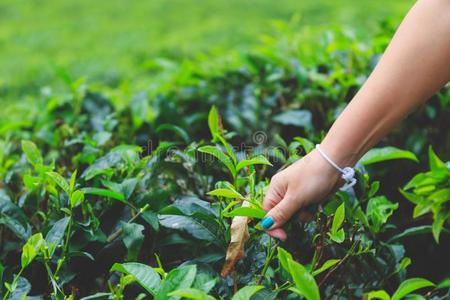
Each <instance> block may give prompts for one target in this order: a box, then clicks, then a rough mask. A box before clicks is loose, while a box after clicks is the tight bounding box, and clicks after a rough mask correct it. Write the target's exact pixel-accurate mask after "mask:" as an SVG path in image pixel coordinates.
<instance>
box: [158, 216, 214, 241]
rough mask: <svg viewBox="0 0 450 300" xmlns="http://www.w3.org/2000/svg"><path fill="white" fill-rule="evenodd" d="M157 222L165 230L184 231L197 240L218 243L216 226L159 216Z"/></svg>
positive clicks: (178, 217)
mask: <svg viewBox="0 0 450 300" xmlns="http://www.w3.org/2000/svg"><path fill="white" fill-rule="evenodd" d="M159 222H160V224H161V225H162V226H164V227H166V228H171V229H176V230H182V231H186V232H187V233H189V234H190V235H192V236H193V237H195V238H197V239H199V240H205V241H210V242H218V241H220V238H219V237H218V235H217V233H218V225H217V224H211V223H207V222H205V221H202V220H199V219H195V218H192V217H187V216H179V215H159Z"/></svg>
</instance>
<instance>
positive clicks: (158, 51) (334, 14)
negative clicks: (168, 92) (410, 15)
mask: <svg viewBox="0 0 450 300" xmlns="http://www.w3.org/2000/svg"><path fill="white" fill-rule="evenodd" d="M412 3H413V1H412V0H401V1H399V0H398V1H394V0H383V1H381V0H378V1H375V0H360V1H351V0H320V1H319V0H276V1H275V0H215V1H212V0H211V1H198V0H197V1H194V0H165V1H164V0H147V1H134V0H131V1H118V0H96V1H88V0H77V1H67V0H65V1H55V0H41V1H35V0H2V1H0V65H1V68H0V98H1V99H2V100H3V102H5V101H7V102H9V103H11V101H19V100H21V99H22V98H24V96H26V95H35V94H36V93H37V92H38V91H39V89H40V88H41V87H42V86H55V85H58V84H59V81H61V79H60V78H61V75H60V74H61V73H66V74H69V75H70V77H71V78H78V77H80V76H86V77H87V78H88V79H89V80H90V81H95V82H99V83H102V84H107V85H111V86H114V85H118V84H119V83H120V82H122V81H128V82H133V80H135V79H137V78H143V77H145V75H146V71H147V70H146V68H147V62H148V60H149V59H151V58H154V57H157V56H162V57H168V58H171V59H175V60H181V59H183V58H186V57H189V56H192V55H194V54H195V53H199V52H206V53H208V54H209V55H218V54H221V53H228V52H230V51H240V50H245V49H247V48H248V47H250V46H252V45H254V44H255V43H258V40H259V37H260V36H261V35H262V34H265V33H268V32H270V30H271V25H270V23H271V21H272V20H274V19H279V20H289V19H291V18H292V17H293V16H294V15H298V16H300V18H301V25H302V26H304V27H305V28H315V29H318V30H326V29H333V28H335V27H336V26H339V27H343V28H348V29H350V30H352V31H354V32H355V34H357V36H358V37H360V38H361V39H364V38H365V37H366V36H371V35H373V34H374V31H375V30H376V28H377V24H378V23H379V22H380V21H381V20H384V19H386V18H400V17H401V16H402V15H404V14H405V13H406V12H407V10H408V8H409V7H410V6H411V5H412ZM211 53H213V54H211ZM58 74H59V75H58Z"/></svg>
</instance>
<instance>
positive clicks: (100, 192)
mask: <svg viewBox="0 0 450 300" xmlns="http://www.w3.org/2000/svg"><path fill="white" fill-rule="evenodd" d="M81 191H82V192H83V193H85V194H88V195H96V196H103V197H108V198H113V199H116V200H119V201H121V202H124V203H127V202H126V201H125V195H124V194H122V193H118V192H114V191H110V190H107V189H102V188H95V187H87V188H82V189H81Z"/></svg>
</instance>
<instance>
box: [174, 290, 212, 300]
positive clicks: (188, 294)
mask: <svg viewBox="0 0 450 300" xmlns="http://www.w3.org/2000/svg"><path fill="white" fill-rule="evenodd" d="M168 296H171V297H174V296H178V297H181V298H185V299H192V300H214V299H216V298H214V297H213V296H210V295H208V294H207V293H205V292H204V291H202V290H199V289H195V288H184V289H179V290H176V291H174V292H170V293H169V294H168Z"/></svg>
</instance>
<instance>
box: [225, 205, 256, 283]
mask: <svg viewBox="0 0 450 300" xmlns="http://www.w3.org/2000/svg"><path fill="white" fill-rule="evenodd" d="M249 206H250V203H249V202H247V201H244V202H243V203H242V207H249ZM249 221H250V218H249V217H243V216H237V217H234V218H233V220H232V221H231V239H230V244H229V245H228V249H227V255H226V257H225V264H224V265H223V267H222V272H221V275H222V277H226V276H228V274H230V272H231V271H233V269H234V266H235V265H236V264H237V262H238V261H239V260H240V259H241V258H242V257H243V256H244V248H245V243H246V242H247V240H248V239H249V237H250V235H249V233H248V222H249Z"/></svg>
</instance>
